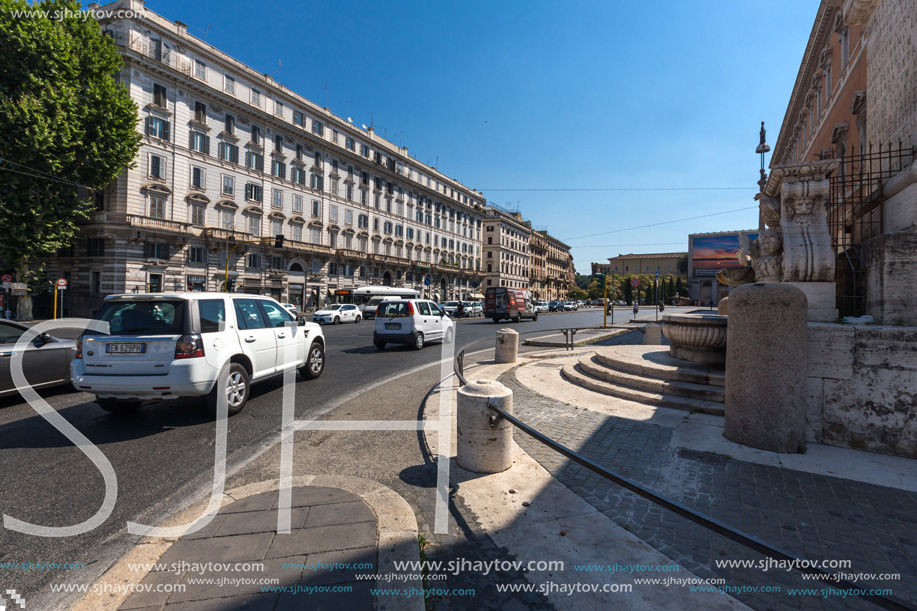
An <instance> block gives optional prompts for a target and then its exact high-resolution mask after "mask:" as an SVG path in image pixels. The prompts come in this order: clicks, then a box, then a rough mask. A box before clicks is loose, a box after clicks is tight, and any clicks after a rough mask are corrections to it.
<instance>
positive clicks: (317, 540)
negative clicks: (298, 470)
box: [213, 522, 376, 558]
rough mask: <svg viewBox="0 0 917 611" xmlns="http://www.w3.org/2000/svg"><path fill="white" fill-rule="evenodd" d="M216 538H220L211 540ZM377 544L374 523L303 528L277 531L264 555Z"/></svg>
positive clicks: (308, 552)
mask: <svg viewBox="0 0 917 611" xmlns="http://www.w3.org/2000/svg"><path fill="white" fill-rule="evenodd" d="M213 540H214V541H219V539H213ZM375 545H376V523H375V522H359V523H357V524H337V525H331V526H319V527H317V528H303V529H300V530H294V531H292V532H291V533H289V534H285V535H284V534H277V535H276V536H275V537H274V540H273V542H272V543H271V546H270V549H269V550H267V556H266V557H267V558H283V557H287V556H297V555H300V554H315V553H319V552H329V551H333V550H339V549H353V548H358V547H370V546H375Z"/></svg>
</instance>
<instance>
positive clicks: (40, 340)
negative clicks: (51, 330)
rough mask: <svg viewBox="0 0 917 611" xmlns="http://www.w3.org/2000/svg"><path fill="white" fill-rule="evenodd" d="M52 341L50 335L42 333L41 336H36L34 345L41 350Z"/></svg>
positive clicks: (33, 341)
mask: <svg viewBox="0 0 917 611" xmlns="http://www.w3.org/2000/svg"><path fill="white" fill-rule="evenodd" d="M51 341H52V340H51V336H50V335H48V334H47V333H42V334H41V335H36V336H35V339H34V340H32V344H33V345H35V347H37V348H41V347H42V346H44V345H45V344H47V343H50V342H51Z"/></svg>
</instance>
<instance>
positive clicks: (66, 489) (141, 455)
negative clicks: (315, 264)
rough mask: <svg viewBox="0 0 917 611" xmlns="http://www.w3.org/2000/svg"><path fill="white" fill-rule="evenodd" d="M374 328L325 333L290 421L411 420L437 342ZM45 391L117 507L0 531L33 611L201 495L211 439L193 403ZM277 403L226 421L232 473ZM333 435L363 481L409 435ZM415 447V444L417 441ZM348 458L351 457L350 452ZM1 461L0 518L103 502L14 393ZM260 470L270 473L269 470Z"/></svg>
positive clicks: (525, 325)
mask: <svg viewBox="0 0 917 611" xmlns="http://www.w3.org/2000/svg"><path fill="white" fill-rule="evenodd" d="M630 317H631V312H630V309H629V308H619V309H617V311H616V315H615V321H616V322H619V323H621V322H626V320H627V319H629V318H630ZM640 317H641V318H646V319H647V320H652V319H653V317H654V311H653V310H651V309H649V308H643V309H642V310H641V312H640ZM601 324H602V312H601V310H600V309H591V310H583V311H580V312H571V313H556V314H551V315H542V316H540V317H539V320H538V321H537V322H531V321H525V322H522V323H520V324H518V325H516V324H513V323H507V322H504V323H501V324H494V323H493V322H492V321H491V320H489V319H483V318H477V319H463V320H461V321H459V322H458V328H457V332H456V346H458V347H460V346H463V345H465V344H467V343H470V342H472V341H474V340H477V339H482V338H486V337H493V336H494V334H495V332H496V331H497V329H500V328H503V327H505V326H512V327H513V328H516V329H517V330H518V331H520V332H525V331H531V330H539V329H545V330H546V329H556V328H561V327H594V326H601ZM372 328H373V322H372V321H363V322H361V323H360V324H356V325H354V324H348V325H339V326H326V327H325V328H324V332H325V337H326V341H327V345H328V351H327V355H326V356H327V363H326V367H325V372H324V374H323V375H322V377H321V378H319V379H318V380H313V381H308V382H307V381H300V382H299V383H298V384H297V392H296V418H297V419H298V420H301V419H308V418H316V417H318V418H321V417H327V418H331V419H389V418H390V419H412V418H414V417H416V416H417V410H418V407H419V406H420V404H421V402H422V401H423V397H424V396H425V395H426V393H427V392H428V391H429V390H430V389H431V388H432V387H433V386H434V385H435V384H436V383H437V382H438V380H439V378H440V373H441V371H440V367H434V366H431V365H435V364H436V363H437V362H438V360H439V358H440V355H441V354H442V351H441V350H440V345H439V344H438V343H434V344H431V345H428V346H427V347H425V348H424V349H423V350H422V351H415V350H411V349H409V348H407V347H396V346H390V347H389V348H388V349H387V350H385V351H381V352H380V351H378V350H376V349H375V348H374V347H373V345H372ZM479 349H480V348H479ZM449 369H450V370H451V367H450V368H449ZM396 378H397V379H396ZM43 395H44V396H45V397H46V398H47V401H48V403H49V404H50V405H51V406H52V407H54V409H56V410H57V412H58V413H59V414H61V415H62V416H64V417H65V418H66V419H67V421H68V422H70V423H71V424H72V425H73V426H74V427H76V429H77V430H79V431H80V432H81V433H83V434H84V435H85V436H86V437H87V438H88V439H89V440H90V441H91V442H92V443H94V444H95V445H96V446H98V447H99V448H100V449H101V450H102V452H103V453H104V454H105V456H106V457H107V458H108V460H109V461H110V462H111V464H112V466H113V468H114V470H115V473H116V474H117V477H118V500H117V504H116V505H115V508H114V511H113V512H112V514H111V515H110V516H109V517H108V519H107V520H106V521H105V522H104V523H103V524H102V525H100V526H99V527H97V528H95V529H94V530H92V531H90V532H88V533H85V534H83V535H79V536H75V537H64V538H43V537H35V536H28V535H23V534H20V533H16V532H13V531H11V530H8V529H6V528H0V586H2V589H7V588H13V589H15V590H17V592H19V593H21V594H23V595H24V596H25V598H26V600H29V601H35V602H36V604H38V603H37V601H41V600H43V599H45V597H47V596H48V595H49V588H48V587H47V586H48V584H49V583H84V584H85V583H91V581H92V580H94V578H95V576H96V575H97V574H99V573H101V572H103V571H104V569H105V568H107V566H109V565H110V564H111V562H112V561H113V560H114V559H116V558H117V557H119V556H120V555H121V554H123V553H124V552H125V551H126V550H127V549H128V548H129V547H130V546H131V545H133V544H134V542H135V541H136V537H135V536H131V535H128V534H127V531H126V522H127V521H135V522H140V523H145V524H151V525H156V524H159V523H161V522H162V521H163V519H164V518H166V517H167V516H169V515H171V514H173V513H175V512H176V511H178V510H179V509H181V508H184V507H186V506H188V505H190V504H191V503H193V502H195V501H197V500H201V499H203V498H206V495H209V490H210V486H211V482H212V478H213V463H214V446H213V444H214V437H215V432H214V431H215V427H214V423H213V420H212V418H211V417H210V416H209V414H208V412H206V411H205V410H204V409H203V408H202V407H201V406H200V402H199V401H192V400H177V401H169V402H164V403H161V404H152V405H148V406H146V407H144V408H142V409H141V410H139V411H138V412H136V413H134V414H130V415H127V416H123V415H122V416H115V415H111V414H108V413H107V412H105V411H103V410H102V409H101V408H99V407H98V406H97V405H96V404H95V403H93V402H92V401H93V396H92V395H90V394H86V393H79V392H74V391H73V389H72V388H68V387H61V388H59V389H55V390H51V391H47V392H45V393H43ZM281 397H282V390H281V384H280V382H279V381H276V382H275V381H269V382H265V383H263V384H260V385H258V386H255V387H254V388H253V390H252V397H251V399H250V401H249V403H248V405H247V406H246V407H245V409H244V411H243V412H242V413H241V414H239V415H238V416H236V417H234V418H232V419H231V420H230V421H229V433H228V449H227V472H228V474H230V476H232V475H233V474H234V473H237V472H241V471H243V470H244V469H245V467H246V466H248V465H250V464H252V463H253V461H254V460H255V459H256V458H257V457H259V456H262V455H264V454H266V453H267V452H268V451H269V450H270V448H271V447H272V446H273V445H275V444H276V442H277V440H278V437H277V435H278V432H279V427H280V415H281ZM332 435H334V433H323V434H322V436H321V437H319V438H320V439H321V441H319V442H318V444H316V448H317V449H316V451H315V452H314V456H312V457H311V459H312V460H318V461H321V462H322V464H323V465H325V466H326V467H327V466H328V465H329V464H331V465H333V464H334V461H336V460H340V461H342V463H343V462H346V460H347V457H346V456H343V455H338V456H336V455H335V454H336V453H335V452H334V451H333V450H331V448H332V446H333V444H331V443H328V444H325V445H323V446H322V448H320V449H319V448H318V445H319V444H321V443H322V442H324V441H325V440H327V438H328V437H329V436H332ZM343 435H351V438H349V441H348V443H349V444H357V445H359V444H361V443H362V445H361V446H360V447H359V450H360V452H359V453H360V454H361V456H363V459H362V460H363V463H364V464H367V465H368V466H366V467H365V469H367V470H366V471H365V472H362V473H361V475H363V476H370V477H372V476H377V475H379V474H380V473H383V472H393V473H394V472H397V471H398V470H399V469H401V468H402V466H403V465H400V464H398V463H399V462H404V460H405V459H406V456H402V457H401V460H399V459H398V456H397V455H398V454H404V452H400V451H399V447H403V444H404V443H405V440H411V439H412V438H411V437H410V436H407V437H405V436H404V434H403V433H395V434H393V435H394V436H393V437H391V439H390V443H389V442H386V443H381V442H378V441H377V442H370V441H368V439H369V437H367V438H366V440H364V441H362V442H361V441H360V439H359V438H357V437H353V435H354V434H353V433H344V434H343ZM408 442H409V443H411V441H408ZM413 443H414V444H416V443H417V441H416V435H415V437H414V438H413ZM326 448H327V449H326ZM341 451H342V452H343V447H342V450H341ZM347 452H349V453H352V452H353V448H350V449H348V450H347ZM367 457H372V459H373V460H367ZM387 462H392V463H393V464H392V465H391V468H390V469H389V468H386V464H387ZM0 464H2V465H3V469H2V471H0V512H2V513H3V514H5V515H9V516H11V517H15V518H18V519H20V520H24V521H27V522H32V523H35V524H41V525H48V526H66V525H72V524H77V523H79V522H82V521H83V520H86V519H88V518H89V517H91V516H92V515H94V514H95V513H96V511H97V510H98V508H99V507H100V505H101V503H102V499H103V496H104V486H103V480H102V476H101V474H100V473H99V471H98V470H97V469H96V468H95V467H94V466H93V464H92V463H91V462H90V461H89V459H88V458H87V457H86V456H85V455H84V454H83V453H82V452H81V451H80V450H79V449H78V448H76V447H74V446H73V445H72V444H71V443H70V442H69V441H68V440H67V439H66V438H65V437H64V436H63V435H62V434H60V433H59V432H58V431H57V430H56V429H54V428H53V427H52V426H51V425H50V424H48V423H47V422H46V421H45V420H44V419H43V418H42V417H41V416H39V415H38V414H37V413H36V412H35V411H34V410H32V408H31V407H30V406H29V405H28V404H26V403H25V402H23V401H22V400H21V399H18V398H7V399H0ZM269 475H270V477H277V474H276V472H275V473H272V474H269ZM245 479H249V478H248V477H246V478H245ZM380 481H381V479H380ZM231 483H232V482H231ZM17 562H18V563H27V562H32V563H42V562H43V563H49V562H54V563H83V564H84V565H86V568H85V569H84V570H82V571H61V570H58V571H50V572H48V571H35V570H31V571H22V570H16V569H3V568H2V567H3V565H4V564H5V563H17ZM59 601H60V599H59V598H58V602H59ZM33 608H38V607H34V606H33Z"/></svg>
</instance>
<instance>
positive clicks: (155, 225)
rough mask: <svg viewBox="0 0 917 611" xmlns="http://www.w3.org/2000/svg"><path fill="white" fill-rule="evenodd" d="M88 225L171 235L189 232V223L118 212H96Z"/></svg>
mask: <svg viewBox="0 0 917 611" xmlns="http://www.w3.org/2000/svg"><path fill="white" fill-rule="evenodd" d="M89 223H93V224H103V225H129V226H131V227H141V228H145V229H155V230H159V231H168V232H172V233H188V232H189V231H190V230H191V223H181V222H179V221H170V220H167V219H157V218H153V217H151V216H140V215H137V214H121V213H118V212H96V213H95V214H93V215H92V216H91V217H90V219H89Z"/></svg>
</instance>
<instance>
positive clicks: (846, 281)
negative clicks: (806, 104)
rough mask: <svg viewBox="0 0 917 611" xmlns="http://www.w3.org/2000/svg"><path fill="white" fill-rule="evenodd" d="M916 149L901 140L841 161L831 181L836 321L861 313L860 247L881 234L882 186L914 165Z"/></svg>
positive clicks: (863, 311) (863, 274) (864, 296)
mask: <svg viewBox="0 0 917 611" xmlns="http://www.w3.org/2000/svg"><path fill="white" fill-rule="evenodd" d="M914 155H915V147H904V146H903V145H902V143H901V141H899V142H898V144H897V146H895V145H894V144H888V145H885V146H883V145H879V147H878V150H875V149H874V148H873V146H872V145H871V144H870V145H869V150H868V151H867V152H864V153H862V154H859V155H851V156H848V157H842V158H841V159H840V163H839V165H838V167H837V169H836V170H835V171H834V173H833V174H832V175H831V177H830V181H831V185H830V192H829V195H828V202H827V214H828V230H829V232H830V233H831V245H832V246H833V247H834V251H835V253H836V254H837V271H836V277H835V281H836V282H837V309H838V312H839V314H840V315H841V316H862V315H863V314H866V299H867V282H866V266H865V264H864V261H863V252H862V251H863V245H864V244H865V243H866V242H868V241H869V240H871V239H872V238H875V237H877V236H879V235H881V234H882V233H883V230H884V226H883V224H884V205H883V204H884V203H885V196H884V193H883V190H882V185H884V184H885V182H886V181H887V180H888V179H889V178H891V177H892V176H894V175H896V174H898V173H899V172H901V171H902V170H903V169H904V168H906V167H907V166H908V165H910V164H911V162H913V161H914Z"/></svg>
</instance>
